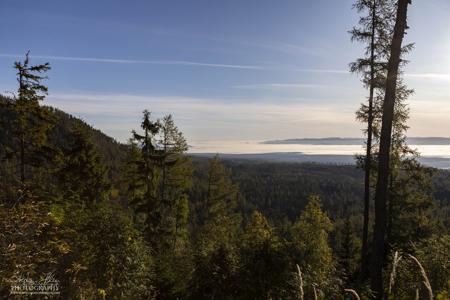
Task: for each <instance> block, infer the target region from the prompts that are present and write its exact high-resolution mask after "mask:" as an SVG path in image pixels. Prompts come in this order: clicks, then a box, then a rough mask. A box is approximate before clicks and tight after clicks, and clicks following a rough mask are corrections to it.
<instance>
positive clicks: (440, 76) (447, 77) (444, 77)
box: [405, 73, 450, 81]
mask: <svg viewBox="0 0 450 300" xmlns="http://www.w3.org/2000/svg"><path fill="white" fill-rule="evenodd" d="M405 76H406V77H410V78H418V79H429V80H440V81H450V74H445V73H406V74H405Z"/></svg>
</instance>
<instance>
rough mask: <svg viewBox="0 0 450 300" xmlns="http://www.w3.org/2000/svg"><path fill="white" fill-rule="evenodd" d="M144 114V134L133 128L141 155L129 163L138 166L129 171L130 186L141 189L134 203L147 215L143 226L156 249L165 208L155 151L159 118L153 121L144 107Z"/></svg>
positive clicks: (139, 212) (134, 205)
mask: <svg viewBox="0 0 450 300" xmlns="http://www.w3.org/2000/svg"><path fill="white" fill-rule="evenodd" d="M143 114H144V117H143V120H142V123H141V128H142V130H143V131H144V132H143V134H138V133H137V132H136V131H133V132H132V133H133V141H134V142H135V143H136V145H137V148H138V149H140V155H139V156H137V157H133V159H134V160H133V161H131V162H130V163H132V164H134V165H135V173H133V174H129V175H130V176H132V177H131V180H132V182H131V183H130V186H131V188H134V189H135V188H138V187H139V188H140V189H141V191H142V192H140V193H135V197H134V198H133V199H131V201H130V202H131V204H132V206H133V207H134V208H135V210H136V212H137V213H138V214H142V215H143V216H144V224H145V225H144V226H145V232H146V235H147V238H148V239H149V241H150V242H151V245H152V247H153V248H154V249H156V248H157V245H158V237H160V233H161V218H162V210H161V203H160V201H159V198H158V195H157V192H158V191H157V189H158V175H159V174H158V172H157V164H158V162H159V160H160V157H159V156H158V155H157V153H156V146H155V136H156V135H157V133H158V132H159V128H160V124H159V122H158V121H155V122H153V121H151V120H150V112H149V111H147V110H144V112H143Z"/></svg>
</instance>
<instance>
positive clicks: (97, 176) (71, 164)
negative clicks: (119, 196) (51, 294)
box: [58, 127, 110, 206]
mask: <svg viewBox="0 0 450 300" xmlns="http://www.w3.org/2000/svg"><path fill="white" fill-rule="evenodd" d="M68 138H69V145H67V146H66V148H65V149H63V150H62V152H63V157H64V159H63V162H62V166H61V168H60V169H59V171H58V177H59V181H60V184H59V186H60V187H61V190H62V191H61V193H62V197H63V198H64V201H70V202H73V203H77V204H78V205H81V206H85V205H90V204H91V203H95V202H100V201H103V200H105V198H106V197H107V193H108V191H109V187H110V186H109V183H108V180H107V178H106V169H105V167H104V166H103V164H102V161H101V158H100V156H99V155H98V154H97V151H96V149H95V147H94V144H93V143H92V142H91V141H90V138H89V137H88V135H87V132H85V131H84V130H83V129H82V128H80V127H76V128H74V129H73V130H72V132H71V133H70V135H69V136H68Z"/></svg>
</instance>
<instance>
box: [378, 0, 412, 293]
mask: <svg viewBox="0 0 450 300" xmlns="http://www.w3.org/2000/svg"><path fill="white" fill-rule="evenodd" d="M409 3H410V0H399V1H398V8H397V17H396V23H395V28H394V34H393V37H392V43H391V53H390V57H389V64H388V73H387V78H386V90H385V97H384V102H383V117H382V127H381V135H380V151H379V162H378V177H377V186H376V191H375V226H374V239H373V245H372V247H373V250H372V260H371V287H372V290H373V291H374V292H375V293H376V298H377V299H382V298H383V276H382V271H383V262H384V255H385V242H386V241H385V235H386V221H387V211H386V203H387V197H388V184H389V182H388V178H389V174H390V172H389V161H390V150H391V138H392V136H391V134H392V124H393V118H394V106H395V96H396V89H397V77H398V71H399V66H400V56H401V51H402V42H403V37H404V34H405V31H406V28H407V25H406V19H407V10H408V4H409Z"/></svg>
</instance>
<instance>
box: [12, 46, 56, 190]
mask: <svg viewBox="0 0 450 300" xmlns="http://www.w3.org/2000/svg"><path fill="white" fill-rule="evenodd" d="M14 68H15V69H16V70H17V82H18V84H19V88H18V93H17V96H15V97H14V100H13V102H12V112H13V114H14V117H13V121H12V124H11V128H12V130H11V132H10V133H11V135H12V143H11V145H10V146H11V147H10V148H9V150H10V153H9V154H10V156H11V157H14V158H15V161H16V162H17V166H18V174H19V180H20V183H21V184H22V185H24V184H26V183H27V182H28V183H33V184H34V185H35V186H39V183H38V179H39V177H40V175H42V174H41V173H44V168H43V166H44V165H45V164H46V163H47V162H49V161H51V160H52V158H53V156H54V154H55V151H54V149H53V148H52V147H50V146H49V144H48V141H47V137H48V134H49V130H50V129H51V128H52V127H53V126H54V124H55V118H54V116H53V115H52V113H51V111H50V109H49V108H47V107H43V106H42V105H41V102H42V101H43V100H44V98H45V96H46V95H47V93H48V88H47V87H46V86H45V85H43V84H42V83H41V82H42V80H44V79H46V77H45V76H42V75H41V74H42V73H45V72H47V71H48V70H50V65H49V63H45V64H41V65H31V64H30V59H29V52H28V53H27V54H26V55H25V59H24V61H23V62H15V63H14Z"/></svg>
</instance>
